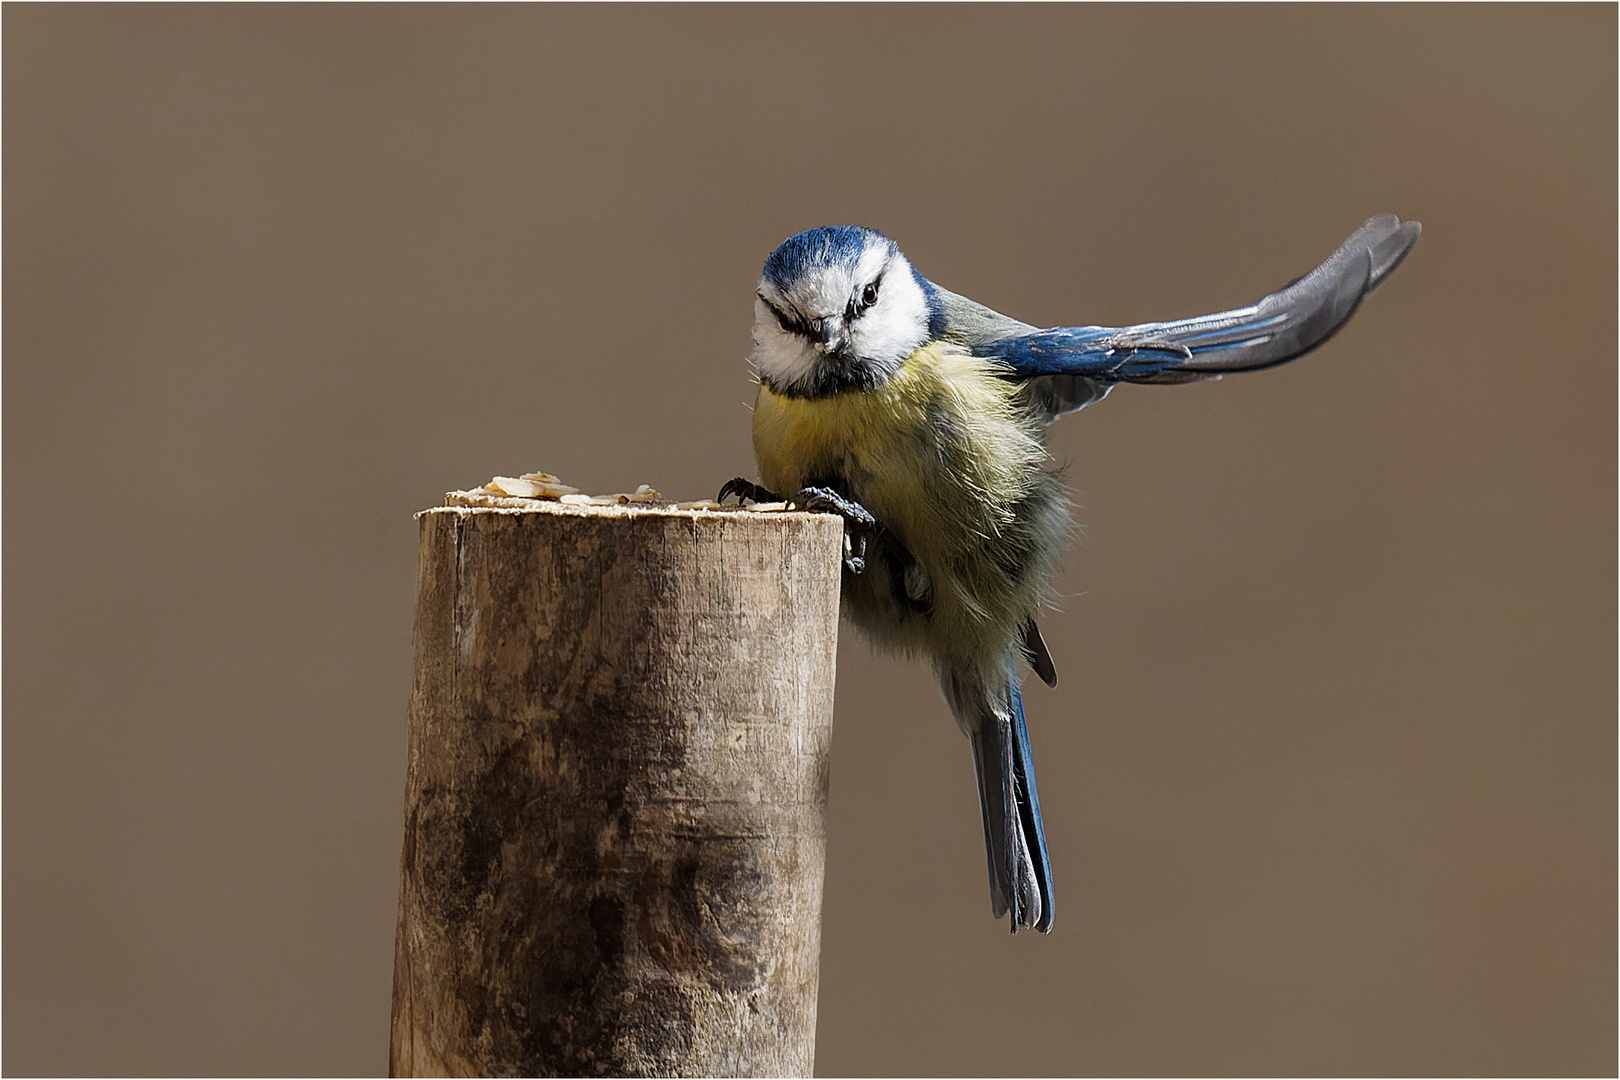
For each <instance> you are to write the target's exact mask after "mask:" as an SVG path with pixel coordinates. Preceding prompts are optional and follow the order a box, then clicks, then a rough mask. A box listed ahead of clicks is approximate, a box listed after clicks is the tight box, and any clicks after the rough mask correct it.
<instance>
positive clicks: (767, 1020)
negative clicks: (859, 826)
mask: <svg viewBox="0 0 1620 1080" xmlns="http://www.w3.org/2000/svg"><path fill="white" fill-rule="evenodd" d="M420 527H421V535H420V540H421V576H420V579H419V582H418V588H417V608H416V626H415V635H414V636H415V651H416V674H415V680H414V685H413V687H412V691H411V707H410V750H409V762H408V766H407V777H406V804H405V809H406V823H405V848H404V854H403V857H402V860H401V868H400V898H399V925H398V933H397V941H396V946H395V961H394V1006H393V1028H392V1038H391V1047H390V1055H389V1067H390V1072H391V1073H392V1074H393V1075H396V1076H471V1075H484V1076H489V1075H530V1076H545V1075H572V1076H593V1075H617V1076H647V1075H662V1076H686V1075H709V1076H745V1075H804V1076H807V1075H809V1074H810V1069H811V1064H812V1061H813V1058H814V1053H815V1018H816V988H817V981H818V976H819V953H820V947H821V883H822V867H823V856H824V852H825V833H824V823H823V810H824V806H825V801H826V792H827V754H828V744H829V740H830V737H831V726H832V701H833V670H834V667H833V665H834V650H835V645H836V642H837V618H838V589H839V558H840V552H841V542H842V541H841V537H842V526H841V523H840V522H839V520H838V519H836V518H833V517H829V516H823V515H813V514H799V513H792V514H781V513H779V514H763V513H745V512H712V511H680V510H675V509H670V508H658V507H641V506H627V507H596V506H572V505H562V504H558V503H539V504H536V505H535V506H534V507H533V508H530V509H522V510H513V509H473V508H467V507H442V508H439V509H434V510H429V511H426V512H424V513H423V514H421V515H420Z"/></svg>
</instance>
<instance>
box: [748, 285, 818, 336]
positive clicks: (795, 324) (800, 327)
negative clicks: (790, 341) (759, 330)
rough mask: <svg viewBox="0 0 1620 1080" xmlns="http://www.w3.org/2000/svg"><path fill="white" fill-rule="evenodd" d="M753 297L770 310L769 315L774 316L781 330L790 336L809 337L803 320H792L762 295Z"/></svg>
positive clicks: (808, 330) (807, 327)
mask: <svg viewBox="0 0 1620 1080" xmlns="http://www.w3.org/2000/svg"><path fill="white" fill-rule="evenodd" d="M754 295H755V296H758V297H759V302H760V303H762V304H764V305H765V306H766V307H768V308H770V309H771V314H772V315H775V316H776V321H777V322H778V323H780V324H781V326H782V329H784V330H786V331H787V332H788V333H790V334H799V335H801V336H803V337H809V336H810V327H809V326H807V325H806V324H805V322H804V320H802V319H797V318H794V317H793V316H792V315H789V314H788V313H787V312H785V311H783V310H782V309H781V308H779V307H777V306H776V305H775V304H773V303H771V302H770V301H769V300H767V299H765V294H764V293H755V294H754Z"/></svg>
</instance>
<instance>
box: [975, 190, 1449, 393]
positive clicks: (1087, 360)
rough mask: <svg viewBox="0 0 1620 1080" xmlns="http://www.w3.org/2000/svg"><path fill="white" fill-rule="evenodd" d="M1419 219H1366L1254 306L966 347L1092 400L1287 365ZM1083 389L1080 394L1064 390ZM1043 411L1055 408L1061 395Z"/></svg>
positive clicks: (1381, 270)
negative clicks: (1135, 388)
mask: <svg viewBox="0 0 1620 1080" xmlns="http://www.w3.org/2000/svg"><path fill="white" fill-rule="evenodd" d="M1419 230H1420V226H1419V225H1418V223H1417V222H1415V221H1408V222H1405V223H1402V222H1401V221H1400V219H1399V218H1397V217H1395V215H1393V214H1380V215H1379V216H1377V217H1375V218H1372V219H1370V220H1369V221H1368V222H1367V223H1366V224H1365V225H1363V226H1362V227H1361V228H1360V229H1358V230H1356V232H1355V234H1354V235H1353V236H1351V237H1350V239H1348V240H1346V241H1345V242H1344V245H1343V246H1342V247H1340V248H1339V250H1338V251H1335V252H1334V253H1333V254H1332V256H1330V257H1329V258H1328V260H1327V262H1325V263H1323V264H1322V265H1321V266H1318V267H1317V268H1316V269H1315V270H1312V271H1311V272H1310V273H1309V274H1306V275H1305V276H1304V277H1302V278H1300V279H1299V280H1297V281H1295V282H1294V283H1293V284H1291V285H1289V286H1288V287H1287V288H1284V289H1282V290H1280V291H1278V292H1274V293H1272V294H1271V295H1270V296H1267V297H1266V298H1264V299H1263V300H1261V301H1260V302H1259V303H1256V304H1251V305H1250V306H1248V307H1244V308H1237V309H1235V310H1233V311H1222V312H1219V313H1217V314H1214V315H1202V316H1199V317H1198V318H1195V319H1179V320H1177V321H1174V322H1153V323H1142V324H1140V325H1138V326H1127V327H1108V326H1063V327H1057V328H1055V329H1051V330H1037V331H1035V332H1034V333H1030V334H1022V335H1018V336H1009V337H1003V338H998V339H996V340H993V341H986V342H983V343H982V344H977V345H975V346H974V349H973V351H974V354H975V355H978V356H984V357H987V358H992V359H995V360H999V361H1001V362H1002V363H1004V364H1006V365H1007V367H1008V368H1009V369H1010V371H1011V373H1012V374H1013V375H1015V376H1017V377H1019V378H1027V379H1033V380H1036V386H1035V387H1034V395H1033V397H1034V399H1035V402H1036V403H1037V404H1039V399H1040V394H1041V393H1042V392H1043V391H1042V389H1041V387H1042V384H1044V383H1047V382H1051V383H1053V385H1054V386H1057V387H1060V388H1061V387H1063V386H1065V385H1072V386H1075V387H1077V388H1078V389H1082V390H1083V389H1086V388H1087V385H1088V384H1089V386H1090V387H1092V388H1094V389H1095V391H1096V393H1095V394H1094V396H1092V397H1089V398H1086V400H1083V401H1080V402H1079V404H1078V405H1071V406H1069V407H1070V408H1078V407H1079V406H1080V405H1084V404H1087V403H1089V402H1090V401H1093V400H1096V398H1098V397H1101V396H1102V395H1103V394H1105V393H1107V392H1108V388H1109V387H1110V386H1111V385H1112V384H1114V383H1118V382H1135V383H1182V382H1194V381H1196V380H1199V379H1209V378H1217V377H1219V376H1221V375H1223V374H1225V373H1227V372H1229V371H1254V370H1257V369H1259V368H1265V367H1272V366H1273V365H1276V364H1283V363H1287V362H1288V361H1289V360H1293V359H1295V358H1296V357H1299V356H1303V355H1305V354H1306V353H1308V352H1310V351H1311V350H1312V349H1314V348H1316V347H1317V346H1318V345H1320V344H1322V343H1323V342H1324V341H1326V340H1327V339H1328V338H1330V337H1332V336H1333V334H1334V333H1335V332H1336V331H1337V330H1338V329H1339V327H1341V326H1343V325H1344V323H1345V321H1346V320H1347V319H1349V318H1350V316H1351V315H1352V314H1354V312H1355V310H1356V307H1357V306H1358V305H1359V304H1360V303H1361V300H1362V298H1363V297H1365V296H1366V295H1367V294H1368V293H1370V292H1372V290H1373V289H1375V288H1377V287H1378V285H1379V283H1380V282H1382V281H1383V279H1384V278H1385V277H1386V276H1388V274H1389V272H1390V271H1391V270H1394V269H1395V267H1397V266H1398V265H1400V262H1401V260H1402V259H1403V258H1405V257H1406V253H1407V252H1408V251H1410V250H1411V248H1412V245H1413V244H1414V243H1415V242H1416V241H1417V238H1418V232H1419ZM1072 396H1083V395H1078V394H1076V395H1072ZM1055 404H1057V405H1058V406H1060V407H1058V408H1055V409H1049V410H1048V411H1050V412H1058V411H1065V410H1064V409H1063V408H1062V407H1061V406H1062V402H1061V401H1057V402H1055Z"/></svg>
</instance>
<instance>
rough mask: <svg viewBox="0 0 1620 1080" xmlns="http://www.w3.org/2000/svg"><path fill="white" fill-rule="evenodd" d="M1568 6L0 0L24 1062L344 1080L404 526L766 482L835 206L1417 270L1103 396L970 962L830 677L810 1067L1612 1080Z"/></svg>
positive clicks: (954, 788) (879, 215)
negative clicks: (1345, 323) (477, 492)
mask: <svg viewBox="0 0 1620 1080" xmlns="http://www.w3.org/2000/svg"><path fill="white" fill-rule="evenodd" d="M1615 40H1616V12H1615V9H1614V7H1612V6H1609V5H1592V6H1585V7H1578V8H1556V7H1535V8H1513V7H1489V8H1467V7H1444V8H1426V9H1405V8H1390V7H1366V8H1349V9H1345V8H1328V9H1324V8H1310V9H1295V8H1277V7H1264V8H1193V9H1186V8H1175V9H1162V8H1160V9H1155V8H1131V9H1108V8H1103V9H1097V8H1054V7H1039V8H1008V7H997V8H974V7H950V8H931V7H921V6H906V7H887V8H870V7H851V6H841V7H830V8H770V9H757V8H746V7H723V8H674V7H659V8H633V7H611V8H589V9H578V8H550V7H547V8H527V7H516V8H514V7H500V8H455V9H450V8H442V7H409V8H397V7H370V6H367V7H280V6H276V7H227V8H217V7H190V6H181V7H165V8H150V7H89V6H87V7H55V6H26V5H24V6H19V5H16V4H12V5H7V6H6V8H5V12H4V65H5V66H4V80H5V81H4V92H5V117H4V119H5V129H4V138H5V141H4V150H5V167H6V173H5V219H4V226H5V250H4V254H5V316H6V318H5V339H4V344H5V368H4V391H5V393H4V410H5V411H4V420H5V431H4V452H5V481H6V485H5V492H6V499H5V510H6V525H7V529H6V545H5V566H4V569H5V584H6V590H5V609H4V615H5V624H4V625H5V674H6V679H5V689H4V695H5V696H4V706H5V735H4V740H5V741H4V751H5V754H4V765H5V769H4V780H5V801H4V811H5V834H4V841H5V878H4V882H5V892H4V904H5V907H4V912H5V972H4V973H5V989H6V994H5V1015H4V1020H5V1032H6V1039H5V1047H4V1062H3V1066H4V1069H5V1071H6V1072H8V1073H13V1074H15V1073H63V1072H66V1073H215V1072H218V1073H306V1072H313V1073H379V1072H381V1071H382V1070H383V1068H384V1066H385V1053H386V1044H387V1020H388V995H389V979H390V968H391V961H392V952H391V941H392V935H393V929H394V901H395V885H396V868H397V859H398V851H399V838H400V827H401V819H400V814H401V797H402V792H403V762H404V718H405V699H406V693H407V689H408V683H409V675H410V639H409V632H410V619H411V605H412V590H413V587H414V573H415V543H416V530H415V526H414V525H413V523H412V521H411V516H410V515H411V513H412V511H414V510H416V509H418V508H420V507H424V506H427V505H431V504H433V503H435V502H437V501H438V500H439V499H440V497H441V495H442V493H443V492H444V491H445V490H446V489H449V488H452V487H462V486H468V485H471V484H474V483H477V482H480V481H482V480H484V479H485V478H487V477H489V476H490V475H492V474H494V473H497V472H501V473H508V474H509V473H513V472H519V471H525V470H530V469H539V468H545V469H548V470H550V471H552V472H556V473H559V474H561V475H562V476H564V477H565V478H567V479H569V480H571V481H573V482H575V483H577V484H580V485H582V486H584V487H586V488H587V489H591V490H619V489H622V488H624V487H625V486H626V485H634V484H636V483H640V482H650V483H653V484H654V485H656V486H657V487H659V488H661V489H662V490H664V491H665V492H666V493H669V494H674V495H678V496H683V497H689V498H690V497H702V496H706V495H709V494H712V492H713V490H714V489H715V487H716V486H717V485H718V483H719V482H720V481H721V480H723V479H725V478H727V477H730V476H732V475H734V474H736V473H738V472H746V471H748V470H749V467H750V451H749V443H748V422H749V414H748V409H747V407H746V402H747V401H748V400H749V398H750V396H751V394H750V389H751V388H750V385H749V375H748V371H747V368H746V366H745V364H744V356H745V354H746V351H747V348H748V327H749V320H750V317H751V300H752V296H751V290H752V286H753V281H754V278H755V275H756V274H757V273H758V269H759V265H760V262H761V261H762V260H763V258H764V256H765V255H766V254H767V253H768V252H769V251H770V249H771V248H772V247H773V246H774V245H775V244H776V243H777V242H778V241H780V240H781V239H782V238H784V237H786V236H787V235H789V234H790V233H793V232H795V231H797V230H799V229H802V228H806V227H808V226H811V225H816V224H821V223H827V222H845V221H854V222H861V223H866V224H870V225H874V226H877V227H879V228H882V229H884V230H885V231H887V232H889V233H890V234H891V235H892V236H894V237H896V238H897V239H898V240H899V241H900V242H901V244H902V246H904V247H905V249H906V250H907V252H908V253H909V254H910V255H911V256H912V258H913V260H914V261H915V262H916V263H917V264H918V265H919V266H920V267H921V268H922V269H923V271H924V272H925V273H927V274H929V275H930V276H932V277H933V278H934V279H935V280H937V281H939V282H941V283H942V284H944V285H946V286H948V287H950V288H952V289H955V290H957V291H959V292H963V293H966V294H967V295H970V296H973V297H975V298H977V299H980V300H983V301H985V302H987V303H990V304H992V305H993V306H996V307H998V308H1001V309H1003V310H1005V311H1007V312H1009V313H1010V314H1013V315H1016V316H1018V317H1020V318H1023V319H1026V320H1030V321H1032V322H1038V323H1041V324H1051V323H1065V322H1067V323H1074V322H1108V323H1121V322H1132V321H1138V320H1144V319H1150V318H1170V317H1176V316H1181V315H1190V314H1196V313H1200V312H1204V311H1208V310H1212V309H1216V308H1220V307H1224V306H1230V305H1234V304H1238V303H1243V302H1247V301H1249V300H1252V299H1254V298H1255V297H1257V296H1258V295H1259V294H1261V293H1263V292H1265V291H1267V290H1269V289H1271V288H1274V287H1276V286H1279V285H1281V284H1283V283H1284V282H1286V281H1288V280H1289V279H1291V278H1292V277H1294V276H1296V275H1297V274H1300V273H1302V272H1303V271H1305V270H1306V269H1308V268H1309V267H1311V266H1312V265H1314V264H1315V263H1316V262H1317V261H1318V260H1319V259H1320V258H1322V257H1323V256H1325V255H1326V254H1327V253H1328V252H1329V251H1331V250H1332V249H1333V247H1334V246H1335V245H1337V244H1338V242H1339V241H1340V240H1341V239H1342V238H1343V237H1344V236H1345V235H1347V234H1348V233H1349V232H1350V231H1351V230H1352V229H1353V228H1355V227H1356V226H1357V225H1358V224H1360V222H1361V221H1362V219H1363V218H1365V217H1367V216H1368V215H1370V214H1372V213H1374V212H1377V211H1385V210H1389V211H1394V212H1396V213H1399V214H1401V215H1402V216H1404V217H1412V218H1417V219H1419V220H1421V221H1422V222H1423V223H1424V226H1425V231H1424V234H1423V239H1422V241H1421V242H1420V243H1419V245H1418V247H1417V249H1416V251H1415V253H1414V254H1413V256H1412V258H1411V259H1410V260H1409V261H1408V262H1407V264H1406V265H1405V266H1404V267H1403V268H1402V269H1401V270H1400V271H1399V273H1397V274H1396V275H1395V276H1394V277H1393V278H1392V279H1391V280H1390V281H1389V283H1388V284H1387V285H1386V286H1385V288H1384V289H1383V290H1382V291H1380V292H1379V293H1378V294H1377V295H1376V296H1375V297H1374V298H1373V299H1372V300H1371V301H1370V302H1369V303H1368V304H1367V305H1366V307H1364V308H1363V309H1362V311H1361V313H1360V314H1359V315H1358V316H1357V318H1356V319H1355V321H1354V322H1353V323H1352V325H1351V326H1350V327H1349V328H1348V329H1347V330H1346V331H1345V332H1344V333H1343V334H1342V335H1340V336H1339V337H1338V338H1337V339H1336V340H1335V341H1334V342H1333V343H1332V344H1331V345H1330V346H1329V347H1327V348H1325V349H1324V350H1322V351H1321V352H1319V353H1317V354H1315V355H1313V356H1311V357H1310V358H1309V359H1308V360H1306V361H1303V362H1301V363H1298V364H1295V365H1292V366H1289V367H1287V368H1284V369H1281V370H1277V371H1273V372H1268V373H1265V374H1263V375H1257V376H1252V377H1248V378H1234V379H1228V380H1226V381H1224V382H1221V383H1217V384H1204V385H1200V386H1195V387H1190V388H1157V387H1127V388H1125V389H1124V390H1122V391H1119V392H1117V393H1116V394H1115V395H1114V396H1113V397H1112V398H1111V399H1109V400H1108V401H1107V402H1105V403H1103V404H1102V405H1100V406H1097V407H1094V408H1092V409H1090V410H1088V411H1086V412H1085V413H1083V414H1081V415H1079V416H1076V417H1070V418H1067V419H1066V420H1064V421H1063V422H1062V423H1060V424H1059V425H1058V426H1057V428H1056V429H1055V430H1054V433H1053V446H1054V451H1055V453H1056V455H1057V457H1058V458H1059V459H1060V460H1063V461H1067V462H1069V463H1070V468H1069V477H1070V481H1071V483H1072V486H1073V488H1074V491H1075V494H1076V499H1077V502H1078V504H1079V507H1078V509H1077V517H1078V519H1079V520H1080V521H1081V522H1083V524H1084V526H1085V535H1084V540H1083V542H1082V543H1081V544H1080V545H1079V546H1077V547H1076V549H1075V550H1074V552H1073V553H1072V557H1071V559H1070V562H1069V568H1068V570H1067V572H1066V573H1065V574H1064V575H1063V577H1062V578H1061V579H1060V581H1059V582H1058V585H1059V587H1060V589H1061V591H1062V592H1063V593H1064V595H1065V597H1066V599H1065V601H1064V610H1063V611H1062V613H1061V614H1055V615H1052V616H1050V617H1048V619H1047V620H1046V627H1047V636H1048V639H1049V641H1050V642H1051V645H1052V651H1053V653H1054V654H1055V655H1056V657H1057V658H1058V663H1059V667H1060V670H1061V672H1062V675H1063V682H1062V685H1061V687H1060V688H1059V689H1058V690H1057V691H1055V692H1048V691H1046V690H1045V689H1043V688H1041V687H1039V686H1038V685H1036V686H1032V687H1031V689H1030V691H1029V695H1030V712H1031V723H1032V725H1033V737H1034V740H1035V744H1036V751H1037V760H1038V767H1039V774H1040V780H1041V795H1042V802H1043V805H1044V807H1045V810H1046V818H1047V825H1048V830H1049V833H1050V836H1051V841H1052V856H1053V860H1054V862H1055V864H1056V872H1057V881H1058V888H1059V897H1058V898H1059V905H1060V906H1059V915H1058V929H1057V932H1056V933H1055V934H1053V935H1052V936H1051V937H1049V938H1041V937H1039V936H1037V935H1034V934H1021V935H1019V936H1018V937H1017V938H1016V939H1013V938H1009V936H1008V935H1007V933H1006V931H1005V924H1004V923H996V922H992V921H991V919H990V915H989V911H988V906H989V905H988V897H987V892H986V885H985V879H984V874H985V871H984V859H983V855H982V852H981V846H980V845H981V836H980V830H979V824H978V821H977V809H976V805H975V801H974V794H973V785H972V781H971V778H970V770H969V764H968V754H967V749H966V747H965V746H964V745H963V740H962V738H961V736H960V735H959V734H958V733H957V731H956V730H955V727H954V725H953V724H952V723H951V721H950V719H949V717H948V715H947V713H946V711H945V708H944V706H943V704H942V703H941V701H940V700H939V698H938V695H937V693H936V692H935V691H934V689H933V688H932V685H931V682H930V679H929V677H928V675H927V673H926V672H925V671H923V670H922V669H921V668H918V667H915V666H907V665H904V664H902V663H899V662H897V661H893V660H890V659H888V658H884V657H878V656H874V655H871V654H870V653H868V652H867V651H866V650H865V648H864V647H863V646H861V645H860V644H859V643H858V642H856V641H855V640H853V637H852V636H851V635H847V634H846V640H845V642H844V643H843V645H842V651H841V653H840V669H841V670H840V679H839V686H838V721H837V729H836V730H837V735H836V740H835V751H834V763H833V781H832V784H833V786H832V804H831V818H830V822H829V827H830V860H829V864H828V868H827V896H826V911H825V934H824V943H825V951H824V957H823V979H822V996H821V1028H820V1045H819V1057H818V1069H819V1071H821V1072H824V1073H834V1074H835V1073H849V1072H864V1073H946V1074H954V1073H969V1074H973V1073H1090V1072H1107V1073H1143V1072H1152V1073H1161V1072H1167V1073H1181V1072H1190V1073H1211V1072H1213V1073H1288V1072H1305V1073H1335V1074H1339V1073H1350V1074H1354V1073H1404V1072H1418V1073H1612V1072H1613V1071H1614V1070H1615V1068H1616V1057H1615V1034H1616V1032H1615V1015H1616V995H1615V961H1616V954H1615V907H1614V901H1615V877H1616V861H1615V840H1616V836H1615V821H1616V801H1615V760H1616V741H1615V705H1616V701H1615V670H1614V657H1615V650H1616V641H1615V593H1616V589H1615V586H1616V581H1615V547H1614V532H1613V526H1614V521H1615V510H1616V507H1615V491H1616V475H1615V460H1616V456H1615V449H1616V447H1615V424H1614V416H1615V401H1616V378H1615V371H1616V367H1615V357H1616V335H1615V295H1616V276H1615V245H1616V214H1615V204H1616V201H1615V195H1616V188H1615V179H1616V177H1615V162H1616V139H1615V130H1616V115H1615V101H1616V78H1615V59H1616V57H1615Z"/></svg>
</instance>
